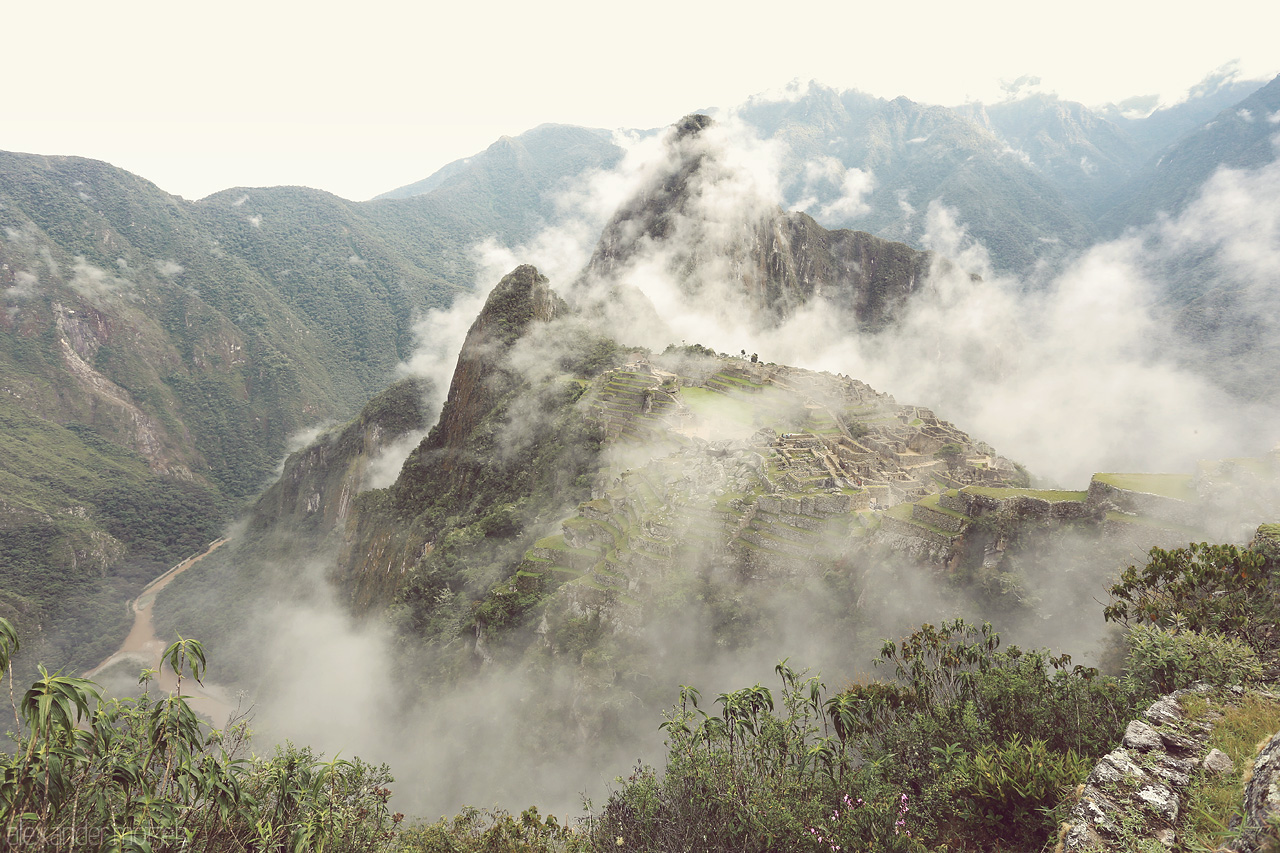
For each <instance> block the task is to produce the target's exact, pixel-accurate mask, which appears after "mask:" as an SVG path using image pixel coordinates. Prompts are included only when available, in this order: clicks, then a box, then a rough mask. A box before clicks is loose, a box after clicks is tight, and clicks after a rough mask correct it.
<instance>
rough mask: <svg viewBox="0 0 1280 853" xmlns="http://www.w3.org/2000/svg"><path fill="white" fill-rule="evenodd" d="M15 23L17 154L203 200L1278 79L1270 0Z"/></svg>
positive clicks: (145, 16)
mask: <svg viewBox="0 0 1280 853" xmlns="http://www.w3.org/2000/svg"><path fill="white" fill-rule="evenodd" d="M1180 9H1181V10H1182V11H1179V10H1180ZM0 20H3V31H4V39H3V43H2V45H0V59H2V60H3V67H4V69H5V72H4V73H5V78H4V83H5V85H4V87H3V91H2V94H0V116H3V118H0V149H3V150H10V151H27V152H34V153H40V154H77V155H81V156H85V157H94V158H97V159H102V160H107V161H108V162H111V163H114V164H115V165H117V166H120V167H122V168H125V169H128V170H130V171H132V172H135V173H137V174H139V175H142V176H143V177H145V178H148V179H149V180H151V181H153V182H155V183H156V184H158V185H159V186H160V187H161V188H162V189H165V190H167V191H169V192H171V193H175V194H178V195H182V196H184V197H186V198H192V199H194V198H201V197H203V196H205V195H208V194H210V193H213V192H216V191H218V190H220V189H226V188H229V187H233V186H270V185H277V184H303V185H306V186H312V187H317V188H320V189H324V190H328V191H330V192H333V193H336V194H338V195H340V196H343V197H345V198H350V199H356V200H360V199H366V198H369V197H371V196H373V195H376V194H378V193H380V192H384V191H386V190H390V189H393V188H395V187H398V186H402V185H404V184H408V183H412V182H414V181H417V180H420V179H421V178H424V177H426V176H427V175H429V174H431V173H432V172H434V171H435V170H436V169H438V168H439V167H440V166H442V165H444V164H445V163H447V162H449V161H451V160H455V159H458V158H460V157H466V156H468V155H470V154H473V153H475V152H477V151H480V150H482V149H484V148H485V147H487V146H488V145H489V144H490V143H492V142H493V141H494V140H495V139H497V138H498V137H499V136H501V135H503V134H510V135H516V134H519V133H522V132H523V131H525V130H528V129H529V128H531V127H533V126H535V125H538V124H541V123H543V122H563V123H568V124H579V125H586V126H591V127H605V128H615V127H656V126H659V125H665V124H669V123H671V122H673V121H675V120H676V119H678V118H679V117H680V116H682V115H684V114H685V113H687V112H689V111H690V110H693V109H697V108H704V107H713V106H718V107H727V106H731V105H733V104H736V103H739V102H741V101H742V100H744V99H745V98H747V97H749V96H750V95H752V94H755V93H758V92H762V91H765V90H770V89H778V88H781V87H783V86H785V85H786V84H787V83H788V82H790V81H792V80H796V79H799V80H809V79H815V80H817V81H818V82H820V83H823V84H825V85H828V86H833V87H836V88H841V89H846V88H855V89H860V90H862V91H864V92H868V93H870V94H873V95H879V96H882V97H889V98H892V97H896V96H898V95H905V96H907V97H909V98H911V99H913V100H916V101H921V102H925V103H937V104H958V103H962V102H964V101H966V100H974V99H977V100H983V101H987V102H990V101H993V100H998V99H999V97H1000V95H1001V90H1000V82H1001V81H1002V80H1013V79H1015V78H1018V77H1020V76H1022V75H1026V74H1031V75H1036V76H1039V77H1040V78H1041V79H1042V81H1043V83H1042V85H1043V88H1044V89H1046V90H1050V91H1055V92H1057V93H1058V94H1059V95H1061V96H1062V97H1064V98H1068V99H1071V100H1078V101H1082V102H1084V103H1086V104H1091V105H1092V104H1099V103H1105V102H1108V101H1118V100H1122V99H1124V98H1126V97H1129V96H1133V95H1146V94H1160V95H1161V96H1162V97H1164V98H1165V99H1166V100H1176V99H1177V98H1178V97H1179V95H1180V94H1181V93H1183V92H1185V91H1186V89H1187V88H1188V87H1189V86H1192V85H1194V84H1195V83H1197V82H1198V81H1200V80H1201V79H1203V78H1204V76H1205V75H1206V74H1208V73H1209V72H1210V71H1212V70H1214V69H1215V68H1218V67H1219V66H1222V65H1223V64H1224V63H1227V62H1230V61H1233V60H1239V62H1240V70H1241V72H1242V73H1243V74H1244V75H1245V76H1247V77H1259V78H1261V77H1269V76H1272V75H1274V74H1275V73H1276V72H1277V71H1280V51H1277V50H1276V49H1275V48H1274V47H1273V45H1274V43H1275V42H1276V41H1277V33H1280V3H1275V2H1267V0H1263V1H1262V2H1259V0H1249V2H1241V0H1219V2H1215V3H1212V4H1197V5H1195V6H1194V7H1191V6H1186V5H1182V6H1179V4H1173V3H1169V2H1159V3H1155V2H1146V0H1143V1H1142V2H1126V0H1119V2H1116V1H1115V0H1109V2H1105V3H1104V2H1095V1H1094V0H1079V2H1073V3H1054V4H1035V3H1028V2H1026V0H1019V2H1004V0H1000V2H982V0H976V1H975V2H969V3H957V2H954V0H950V1H949V2H933V0H927V2H914V3H888V2H884V3H877V4H874V8H872V6H871V4H866V3H858V2H851V0H842V2H838V3H827V2H811V3H796V2H785V3H770V4H760V3H749V2H741V0H739V2H733V3H728V2H718V0H717V2H697V0H680V2H671V0H647V2H644V3H640V4H627V5H622V4H619V5H616V6H615V5H611V4H605V3H600V2H592V3H587V2H555V0H544V2H541V3H538V2H529V0H525V2H520V3H512V2H507V0H500V2H489V3H470V4H468V3H463V2H451V3H448V4H441V3H432V2H427V3H417V4H409V3H395V2H387V1H386V0H366V2H362V3H357V4H351V5H337V4H330V5H324V4H318V3H314V2H312V3H296V2H292V0H289V2H273V0H258V2H243V0H228V2H221V3H216V4H215V3H208V2H203V3H175V2H173V0H166V2H163V3H161V2H152V0H133V2H125V3H103V2H101V0H93V2H84V0H69V2H61V3H52V2H47V0H41V2H32V0H4V7H3V13H2V15H0Z"/></svg>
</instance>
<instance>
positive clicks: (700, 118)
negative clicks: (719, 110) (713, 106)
mask: <svg viewBox="0 0 1280 853" xmlns="http://www.w3.org/2000/svg"><path fill="white" fill-rule="evenodd" d="M715 123H716V122H715V119H713V118H712V117H711V116H709V115H703V114H702V113H690V114H689V115H687V116H685V117H684V118H682V119H680V121H679V122H677V123H676V139H684V138H685V137H686V136H697V135H698V134H699V133H701V132H702V131H704V130H706V129H707V128H708V127H711V125H713V124H715Z"/></svg>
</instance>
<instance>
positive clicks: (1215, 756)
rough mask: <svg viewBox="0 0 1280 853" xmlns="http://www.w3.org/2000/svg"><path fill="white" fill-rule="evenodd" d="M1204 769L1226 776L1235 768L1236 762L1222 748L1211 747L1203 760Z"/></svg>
mask: <svg viewBox="0 0 1280 853" xmlns="http://www.w3.org/2000/svg"><path fill="white" fill-rule="evenodd" d="M1201 766H1202V767H1204V769H1205V770H1206V771H1207V772H1209V773H1212V774H1214V775H1215V776H1226V775H1227V774H1228V773H1230V772H1231V771H1232V770H1235V769H1236V767H1235V764H1234V763H1233V762H1232V761H1231V758H1230V757H1229V756H1228V755H1227V754H1226V753H1225V752H1223V751H1222V750H1220V749H1211V750H1209V754H1208V755H1206V756H1205V757H1204V761H1202V762H1201Z"/></svg>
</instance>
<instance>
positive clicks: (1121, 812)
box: [1057, 684, 1280, 853]
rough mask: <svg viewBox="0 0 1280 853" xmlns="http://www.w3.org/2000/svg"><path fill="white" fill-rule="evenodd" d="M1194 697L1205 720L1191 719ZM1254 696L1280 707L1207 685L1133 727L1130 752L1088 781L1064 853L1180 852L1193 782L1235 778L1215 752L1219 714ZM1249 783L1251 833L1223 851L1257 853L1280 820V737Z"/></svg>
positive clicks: (1064, 837) (1269, 696) (1168, 699)
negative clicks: (1203, 704) (1202, 703)
mask: <svg viewBox="0 0 1280 853" xmlns="http://www.w3.org/2000/svg"><path fill="white" fill-rule="evenodd" d="M1193 694H1200V695H1201V696H1203V697H1204V699H1205V700H1206V701H1207V702H1208V703H1209V708H1210V710H1209V712H1208V713H1207V714H1205V715H1203V718H1202V719H1198V720H1192V719H1190V718H1189V717H1188V716H1187V714H1186V712H1185V709H1184V707H1183V700H1185V699H1186V697H1188V696H1191V695H1193ZM1249 696H1255V697H1259V698H1263V699H1266V700H1269V701H1271V702H1273V703H1275V704H1276V705H1277V706H1280V695H1277V694H1275V693H1271V692H1267V691H1262V690H1249V689H1245V688H1242V687H1232V688H1227V689H1225V690H1221V689H1216V688H1212V687H1209V686H1208V685H1203V684H1198V685H1195V686H1193V687H1190V688H1188V689H1185V690H1179V691H1176V692H1174V693H1170V694H1169V695H1167V696H1164V697H1162V698H1160V699H1159V700H1157V701H1156V702H1154V703H1152V705H1151V706H1150V707H1149V708H1147V710H1146V711H1145V712H1143V715H1142V719H1138V720H1134V721H1133V722H1131V723H1129V726H1128V727H1127V728H1126V729H1125V733H1124V739H1123V742H1122V745H1121V746H1120V747H1119V748H1118V749H1115V750H1113V751H1112V752H1110V753H1108V754H1107V755H1105V756H1104V757H1103V758H1102V760H1101V761H1099V762H1098V764H1097V766H1096V767H1094V769H1093V772H1091V773H1090V774H1089V777H1088V779H1086V780H1085V784H1084V785H1083V787H1082V788H1081V789H1080V791H1079V794H1078V797H1077V801H1076V805H1075V808H1074V809H1073V810H1072V812H1071V817H1070V819H1069V820H1068V821H1067V823H1065V824H1063V826H1062V831H1061V833H1060V836H1061V841H1060V842H1059V844H1058V847H1057V850H1058V851H1064V853H1072V851H1081V852H1083V851H1090V853H1093V851H1129V850H1159V849H1161V848H1164V849H1174V848H1175V847H1176V846H1177V842H1178V817H1179V814H1180V810H1181V809H1182V807H1183V805H1184V802H1185V797H1186V794H1187V791H1188V788H1190V786H1191V785H1192V783H1193V781H1196V780H1198V779H1201V778H1203V777H1204V776H1205V774H1216V775H1222V774H1227V773H1231V772H1232V771H1233V770H1234V767H1233V765H1232V762H1231V759H1230V758H1229V757H1228V756H1227V755H1226V754H1224V753H1223V752H1221V751H1219V750H1217V749H1210V748H1209V746H1208V741H1209V737H1210V735H1211V734H1212V733H1213V724H1214V723H1215V722H1216V721H1217V720H1219V719H1221V718H1222V715H1221V713H1219V712H1218V711H1217V710H1216V707H1220V706H1222V705H1229V704H1236V703H1238V702H1240V701H1243V700H1244V699H1245V698H1246V697H1249ZM1245 778H1246V780H1247V781H1246V786H1245V795H1244V811H1245V819H1244V821H1243V826H1242V827H1240V835H1239V837H1238V838H1237V839H1235V840H1234V841H1232V842H1231V843H1230V845H1229V846H1228V847H1226V848H1223V849H1224V850H1231V851H1236V853H1254V851H1256V850H1257V849H1258V845H1259V844H1260V843H1261V841H1262V839H1261V836H1262V833H1263V829H1264V828H1265V827H1266V826H1267V823H1268V819H1269V818H1274V817H1275V816H1277V815H1280V733H1278V734H1276V735H1275V736H1274V737H1272V738H1270V740H1268V741H1267V742H1266V744H1265V746H1263V748H1262V749H1261V750H1260V752H1259V754H1258V756H1257V757H1256V758H1255V759H1254V765H1253V768H1252V772H1251V773H1249V772H1246V776H1245Z"/></svg>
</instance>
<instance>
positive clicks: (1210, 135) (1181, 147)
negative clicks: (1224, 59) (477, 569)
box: [1101, 76, 1280, 234]
mask: <svg viewBox="0 0 1280 853" xmlns="http://www.w3.org/2000/svg"><path fill="white" fill-rule="evenodd" d="M1278 114H1280V76H1277V77H1276V78H1275V79H1273V80H1272V81H1271V82H1270V83H1267V84H1266V85H1265V86H1263V87H1262V88H1260V89H1258V90H1257V91H1255V92H1253V93H1252V94H1251V95H1249V96H1248V97H1246V98H1244V99H1243V100H1241V101H1239V102H1237V103H1235V104H1233V105H1232V106H1230V107H1228V108H1227V109H1224V110H1222V111H1221V112H1219V113H1218V114H1217V115H1215V116H1214V117H1213V119H1212V120H1211V121H1208V122H1206V123H1205V124H1203V125H1200V126H1199V127H1197V128H1196V129H1194V130H1192V131H1191V132H1189V133H1188V134H1186V135H1185V136H1184V137H1182V138H1181V139H1180V140H1178V141H1177V142H1176V143H1174V144H1173V145H1171V146H1170V147H1168V148H1167V149H1165V150H1163V151H1162V152H1161V153H1160V155H1159V156H1158V158H1156V160H1155V161H1154V163H1152V164H1151V165H1150V166H1149V168H1148V169H1147V170H1146V171H1145V172H1144V173H1142V174H1140V175H1138V176H1136V177H1135V178H1134V180H1133V181H1132V182H1131V183H1130V184H1129V185H1127V186H1125V187H1123V188H1121V189H1120V190H1119V191H1117V193H1116V195H1115V197H1114V198H1113V199H1112V200H1111V209H1110V210H1109V211H1108V212H1107V213H1106V215H1105V216H1104V217H1103V218H1102V220H1101V225H1102V227H1103V228H1104V229H1105V230H1106V231H1107V232H1109V233H1116V234H1118V233H1120V232H1121V231H1123V230H1124V229H1125V228H1128V227H1135V226H1141V225H1145V224H1147V223H1149V222H1151V221H1153V220H1154V219H1155V218H1156V217H1157V216H1158V215H1160V214H1162V213H1163V214H1168V215H1174V214H1177V213H1178V212H1179V211H1181V210H1182V209H1183V208H1184V207H1185V206H1186V205H1187V203H1188V202H1190V201H1191V200H1192V199H1193V198H1195V197H1196V196H1197V195H1198V193H1199V191H1200V188H1201V187H1202V185H1203V184H1204V182H1205V181H1207V180H1208V179H1209V178H1210V177H1211V176H1212V175H1213V173H1214V172H1216V171H1217V170H1218V169H1220V168H1228V169H1256V168H1258V167H1261V166H1264V165H1266V164H1267V163H1270V162H1271V161H1273V160H1274V159H1275V158H1276V147H1275V143H1274V142H1273V139H1274V137H1275V135H1276V132H1277V125H1276V124H1275V123H1274V122H1273V121H1272V119H1273V117H1274V116H1276V115H1278Z"/></svg>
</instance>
